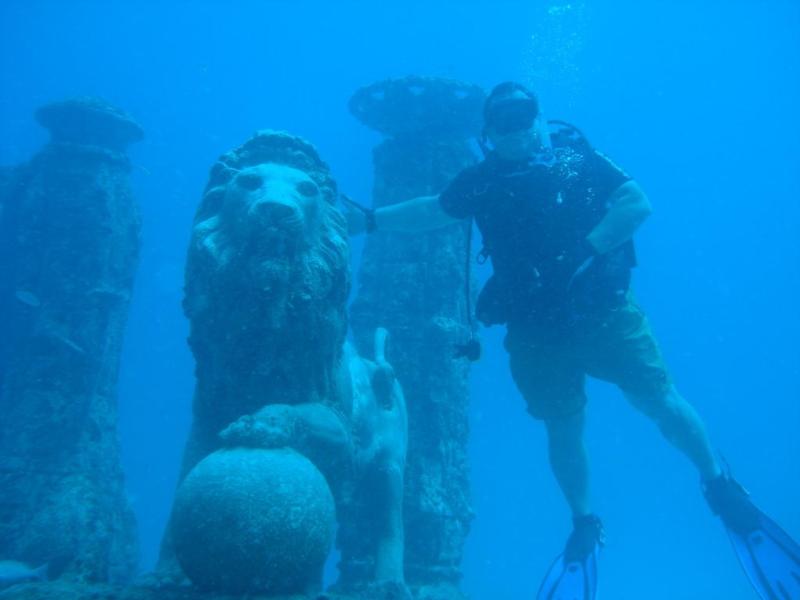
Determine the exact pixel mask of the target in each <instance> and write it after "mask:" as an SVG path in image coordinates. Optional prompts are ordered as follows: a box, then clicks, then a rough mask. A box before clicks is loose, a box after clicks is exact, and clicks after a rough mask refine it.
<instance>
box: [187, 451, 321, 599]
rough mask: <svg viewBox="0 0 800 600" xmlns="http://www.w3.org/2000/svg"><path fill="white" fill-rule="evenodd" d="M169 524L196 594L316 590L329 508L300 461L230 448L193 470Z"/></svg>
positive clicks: (313, 473)
mask: <svg viewBox="0 0 800 600" xmlns="http://www.w3.org/2000/svg"><path fill="white" fill-rule="evenodd" d="M173 518H174V520H173V536H174V543H175V553H176V555H177V558H178V561H179V562H180V565H181V567H182V568H183V570H184V572H185V573H186V575H187V576H188V577H189V579H190V580H191V581H192V583H194V584H195V585H196V586H197V587H199V588H201V589H205V590H214V591H219V592H228V593H237V594H243V593H247V592H260V593H267V594H291V593H302V592H303V591H305V590H307V589H309V587H313V586H315V585H319V584H320V583H321V575H322V568H323V565H324V563H325V559H326V558H327V556H328V552H329V551H330V548H331V544H332V543H333V535H334V523H335V507H334V502H333V496H332V494H331V491H330V488H329V487H328V484H327V482H326V481H325V478H324V477H323V475H322V474H321V473H320V472H319V470H317V468H316V467H315V466H314V465H313V464H312V463H311V461H309V460H308V459H307V458H305V457H304V456H302V455H301V454H299V453H297V452H295V451H293V450H289V449H279V450H262V449H251V448H234V449H229V450H219V451H217V452H214V453H213V454H210V455H209V456H207V457H206V458H205V459H203V460H202V461H201V462H200V463H198V464H197V466H195V467H194V469H192V471H191V472H190V473H189V475H187V477H186V479H184V481H183V483H182V484H181V485H180V487H179V488H178V491H177V494H176V498H175V508H174V517H173Z"/></svg>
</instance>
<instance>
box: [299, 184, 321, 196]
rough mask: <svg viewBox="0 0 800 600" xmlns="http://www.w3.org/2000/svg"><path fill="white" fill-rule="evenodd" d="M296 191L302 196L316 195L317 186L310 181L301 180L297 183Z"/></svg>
mask: <svg viewBox="0 0 800 600" xmlns="http://www.w3.org/2000/svg"><path fill="white" fill-rule="evenodd" d="M297 191H298V192H300V193H301V194H303V196H307V197H311V196H316V195H317V186H316V185H314V183H312V182H311V181H301V182H300V183H298V184H297Z"/></svg>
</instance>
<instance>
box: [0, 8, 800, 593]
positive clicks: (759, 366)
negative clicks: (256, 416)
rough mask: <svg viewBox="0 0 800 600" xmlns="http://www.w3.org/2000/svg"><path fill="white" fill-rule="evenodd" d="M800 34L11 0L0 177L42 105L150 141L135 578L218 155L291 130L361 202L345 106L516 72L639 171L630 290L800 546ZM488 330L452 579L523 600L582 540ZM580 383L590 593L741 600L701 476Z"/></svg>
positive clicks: (168, 478) (137, 410) (166, 442)
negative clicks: (370, 96) (94, 109)
mask: <svg viewBox="0 0 800 600" xmlns="http://www.w3.org/2000/svg"><path fill="white" fill-rule="evenodd" d="M798 31H800V5H798V4H797V3H796V2H790V1H787V2H779V1H777V0H772V1H765V2H755V1H751V2H741V1H736V0H734V1H727V2H721V1H709V2H689V1H688V0H677V1H674V2H666V1H663V2H653V1H651V2H618V1H598V2H591V3H586V4H585V5H584V3H582V2H571V3H567V2H489V1H486V2H459V3H456V2H429V3H424V4H423V3H410V2H386V3H378V2H374V3H356V2H338V3H335V2H289V1H286V2H266V1H265V2H214V3H209V2H127V3H124V2H108V1H106V2H100V1H96V2H88V1H80V0H74V1H71V2H67V1H61V2H42V1H25V2H23V1H21V0H16V1H15V0H6V1H5V2H3V3H2V6H0V132H1V133H2V135H0V163H1V164H6V165H7V164H15V163H20V162H23V161H25V160H27V159H28V158H29V157H30V156H31V155H32V154H33V153H34V152H36V151H37V150H38V149H39V148H40V147H41V146H42V144H43V143H44V142H45V141H46V134H45V132H44V131H43V130H42V129H40V128H39V127H38V126H37V125H36V124H35V122H34V121H33V118H32V113H33V111H34V109H35V108H37V107H38V106H40V105H42V104H44V103H46V102H50V101H54V100H60V99H63V98H66V97H70V96H75V95H84V94H91V95H99V96H103V97H105V98H107V99H108V100H110V101H112V102H114V103H116V104H118V105H119V106H121V107H123V108H124V109H126V110H127V111H129V112H130V113H131V114H133V115H134V116H135V117H136V118H137V119H138V120H139V121H140V122H141V123H142V125H143V126H144V128H145V130H146V133H147V138H146V140H145V141H144V142H142V143H140V144H138V145H136V146H135V147H133V148H132V150H131V155H132V159H133V163H134V169H133V172H132V180H133V185H134V189H135V192H136V196H137V198H138V200H139V202H140V203H141V206H142V212H143V219H144V230H143V242H144V246H143V251H142V260H141V266H140V270H139V275H138V279H137V283H136V292H135V296H134V301H133V305H132V308H131V315H130V324H129V328H128V332H127V334H126V343H125V351H124V356H123V363H122V374H121V381H120V415H121V423H120V435H121V439H122V444H123V453H124V456H123V458H124V466H125V472H126V475H127V484H128V489H129V493H130V496H131V499H132V501H133V505H134V508H135V510H136V513H137V517H138V520H139V527H140V534H141V542H142V568H143V569H148V568H150V567H152V565H153V563H154V561H155V558H156V556H157V546H158V541H159V538H160V535H161V532H162V528H163V526H164V522H165V519H166V517H167V511H168V507H169V503H170V499H171V496H172V493H173V490H174V486H175V483H176V476H177V468H178V461H179V457H180V453H181V450H182V447H183V443H184V440H185V436H186V432H187V428H188V424H189V420H190V408H189V407H190V401H191V395H192V388H193V374H192V369H193V361H192V358H191V355H190V354H189V352H188V350H187V347H186V343H185V337H186V334H187V324H186V321H185V320H184V318H183V316H182V313H181V310H180V300H181V286H182V270H183V262H184V258H185V251H186V247H187V243H188V235H189V229H190V224H191V219H192V215H193V212H194V209H195V206H196V205H197V203H198V201H199V199H200V195H201V191H202V189H203V186H204V184H205V181H206V176H207V171H208V168H209V167H210V165H211V164H212V162H213V161H214V160H215V158H216V157H217V156H218V155H219V154H220V153H222V152H224V151H227V150H228V149H230V148H232V147H234V146H236V145H238V144H240V143H241V142H242V141H244V140H245V139H246V138H247V137H249V136H250V135H251V134H252V132H253V131H255V130H256V129H259V128H277V129H286V130H288V131H291V132H293V133H296V134H300V135H303V136H306V137H307V138H308V139H309V140H311V141H312V142H313V143H314V144H315V145H316V146H317V147H318V149H319V150H320V152H321V154H322V156H323V158H324V159H325V160H327V161H328V162H329V163H330V165H331V167H332V170H333V173H334V175H335V177H336V178H337V180H338V182H339V184H340V187H341V189H342V190H344V191H346V192H347V193H349V194H351V195H352V196H354V197H356V198H360V199H362V200H365V201H366V200H368V199H369V197H370V189H371V171H372V165H371V154H370V152H371V149H372V147H373V146H374V145H375V144H376V143H377V142H378V141H379V139H380V138H379V136H378V135H377V134H375V133H373V132H371V131H369V130H367V129H366V128H365V127H363V126H362V125H360V124H359V123H358V122H357V121H356V120H355V119H354V118H352V117H351V116H350V115H349V114H348V112H347V109H346V104H347V100H348V98H349V96H350V94H351V93H352V92H353V91H354V90H355V89H356V88H357V87H359V86H361V85H364V84H368V83H371V82H373V81H375V80H378V79H383V78H385V77H389V76H402V75H407V74H422V75H434V76H445V77H453V78H458V79H464V80H467V81H472V82H476V83H478V84H481V85H483V86H485V87H487V88H488V87H490V86H492V85H493V84H495V83H497V82H499V81H502V80H505V79H517V80H521V81H523V82H526V83H528V84H530V85H532V86H534V87H535V88H536V90H537V91H538V92H539V93H540V96H541V100H542V104H543V106H544V109H545V111H546V112H547V114H548V116H550V117H557V118H563V119H567V120H570V121H573V122H574V123H576V124H578V125H579V126H580V127H581V128H583V129H584V131H585V132H586V133H587V135H588V136H589V137H590V139H591V140H592V142H593V143H594V144H595V145H596V146H597V147H598V148H600V149H601V150H603V151H604V152H605V153H607V154H609V155H610V156H611V157H612V158H613V159H614V160H615V161H616V162H618V163H619V164H620V165H621V166H623V167H624V168H625V169H626V170H627V171H628V172H629V173H631V174H632V175H633V176H634V177H635V178H636V179H637V180H638V181H639V182H640V183H641V185H642V186H643V187H644V189H645V190H646V191H647V192H648V194H649V196H650V198H651V200H652V203H653V204H654V206H655V213H654V215H653V216H652V217H651V219H650V220H649V221H648V222H647V224H646V225H645V226H644V227H643V228H642V230H641V231H640V233H639V234H638V235H637V244H638V250H639V258H640V264H641V266H640V268H639V269H638V271H637V272H636V275H635V287H636V289H637V291H638V296H639V299H640V301H641V303H642V304H643V305H644V307H645V309H646V310H647V312H648V314H649V315H650V317H651V320H652V323H653V327H654V329H655V332H656V334H657V336H658V338H659V340H660V342H661V345H662V348H663V350H664V353H665V355H666V357H667V360H668V363H669V365H670V367H671V370H672V373H673V375H674V377H675V379H676V381H677V384H678V386H679V389H680V390H681V391H682V392H683V394H684V395H685V396H686V397H688V398H689V399H690V400H691V401H692V402H693V403H694V404H695V405H696V406H697V407H698V409H699V410H700V412H701V413H702V414H703V415H704V417H705V418H706V419H707V422H708V426H709V429H710V431H711V433H712V435H713V438H714V440H715V443H716V444H717V445H718V446H719V448H720V449H721V450H722V451H724V453H725V455H726V457H727V458H728V460H729V461H730V463H731V465H732V466H733V468H734V469H735V472H736V474H737V475H738V477H739V478H740V479H741V480H742V481H743V482H744V483H745V484H746V485H747V486H748V488H749V489H750V490H751V492H752V493H753V495H754V497H755V498H756V499H757V500H758V502H759V503H760V504H761V505H762V506H763V507H764V508H765V509H767V510H768V511H769V512H770V513H771V514H772V515H774V516H775V517H776V518H777V520H779V521H780V522H782V523H783V524H784V525H785V526H786V528H787V529H788V530H789V531H790V532H792V533H793V534H794V535H795V536H800V509H799V508H798V507H800V441H798V435H797V433H798V426H800V384H798V379H800V377H799V376H800V350H798V340H800V317H798V310H797V307H798V306H799V305H800V284H799V283H798V266H799V265H800V260H799V259H800V242H798V240H799V239H800V237H799V234H800V207H799V202H798V198H800V175H799V174H798V173H799V172H800V171H799V169H798V167H799V166H800V161H798V141H799V140H800V119H799V118H798V108H797V107H798V106H800V94H799V93H798V82H799V81H800V77H798V64H799V63H798V56H800V41H798V40H799V39H800V38H799V37H798ZM355 247H356V250H358V248H359V247H360V242H359V241H356V243H355ZM356 255H357V252H356ZM480 275H481V276H482V277H485V275H486V273H485V272H482V273H480ZM501 337H502V332H501V331H500V330H497V329H495V330H490V331H487V332H484V342H485V347H486V356H485V358H484V359H483V360H482V362H480V363H479V364H478V365H477V366H476V368H475V370H474V372H473V385H472V389H473V400H472V408H471V425H472V438H471V443H470V456H471V460H472V467H473V471H472V484H473V495H474V507H475V510H476V519H475V521H474V524H473V529H472V533H471V535H470V538H469V541H468V544H467V548H466V556H465V560H464V573H465V579H464V589H465V590H467V591H468V592H469V593H470V594H471V595H472V597H473V598H475V599H477V600H483V599H490V598H491V599H518V598H531V597H532V596H533V594H534V592H535V589H536V586H537V585H538V580H539V579H540V577H541V575H542V574H543V573H544V571H545V569H546V567H547V565H548V564H549V562H550V560H551V559H552V557H553V555H554V554H555V553H556V552H557V551H558V549H559V548H560V546H561V545H562V543H563V540H564V537H565V536H566V534H567V533H568V529H569V520H568V519H569V515H568V513H567V511H566V509H565V506H564V504H563V502H562V500H561V497H560V495H559V493H558V491H557V488H556V487H555V483H554V481H553V479H552V477H551V476H550V474H549V471H548V467H547V460H546V456H545V454H544V436H543V432H542V428H541V426H540V425H539V424H537V423H535V422H534V421H532V420H531V419H529V418H528V417H527V416H526V414H525V412H524V405H523V402H522V400H521V398H520V396H519V394H518V393H517V392H516V391H515V389H514V387H513V384H512V382H511V380H510V376H509V374H508V370H507V366H506V357H505V355H504V354H503V351H502V349H501ZM589 389H590V393H591V403H590V407H589V430H588V444H589V447H590V451H591V455H592V462H593V481H594V491H595V496H596V508H597V510H598V512H600V514H601V515H602V516H603V517H604V519H605V522H606V526H607V529H608V533H609V539H610V543H609V546H608V548H607V551H606V552H605V553H604V555H603V557H602V563H601V578H602V582H601V585H602V589H603V591H604V594H603V597H605V598H614V599H618V600H628V599H630V600H634V599H636V600H639V599H641V598H648V599H649V600H662V599H664V600H666V599H670V600H674V599H676V598H680V599H687V600H692V599H700V598H720V599H722V598H724V599H727V600H738V599H742V600H744V599H748V598H753V597H754V595H753V593H752V592H751V591H750V590H749V588H748V585H747V583H746V581H745V579H744V577H743V575H742V574H741V572H740V570H739V567H738V565H737V563H736V562H735V559H734V556H733V554H732V552H731V551H730V549H729V547H728V545H727V541H726V539H725V537H724V534H723V532H722V530H721V528H720V526H719V524H718V523H716V522H715V521H714V520H712V519H711V517H710V516H709V513H708V509H707V508H706V506H705V505H704V503H703V501H702V497H701V495H700V492H699V488H698V482H697V476H696V474H695V473H694V472H693V470H692V469H691V468H690V466H689V465H688V464H687V463H686V462H685V461H684V460H683V459H682V458H681V457H680V456H678V454H677V453H676V452H674V451H673V450H672V449H671V448H669V447H668V446H667V445H666V444H665V443H664V442H663V441H662V440H661V439H660V437H659V435H658V434H657V432H656V430H655V429H654V427H653V426H652V425H650V424H649V423H647V422H646V421H645V420H644V419H643V418H641V417H640V416H639V415H638V414H636V413H635V412H634V411H633V410H632V409H631V408H630V407H629V406H627V405H626V403H625V401H624V400H623V398H622V397H621V395H620V394H619V393H618V392H617V391H616V390H615V389H614V388H612V387H610V386H608V385H605V384H599V383H591V384H590V386H589ZM0 558H2V557H0Z"/></svg>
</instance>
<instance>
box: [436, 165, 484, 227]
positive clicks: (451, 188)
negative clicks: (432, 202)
mask: <svg viewBox="0 0 800 600" xmlns="http://www.w3.org/2000/svg"><path fill="white" fill-rule="evenodd" d="M475 179H476V178H475V173H474V171H473V170H472V169H471V168H467V169H464V170H463V171H461V172H460V173H459V174H458V175H456V178H455V179H453V181H451V182H450V185H448V186H447V187H446V188H445V189H444V190H443V191H442V192H441V193H440V194H439V204H440V205H441V207H442V210H443V211H444V212H445V213H447V214H448V215H449V216H451V217H453V218H454V219H466V218H467V217H472V216H474V215H475V211H476V210H477V196H476V194H475V184H476V181H475Z"/></svg>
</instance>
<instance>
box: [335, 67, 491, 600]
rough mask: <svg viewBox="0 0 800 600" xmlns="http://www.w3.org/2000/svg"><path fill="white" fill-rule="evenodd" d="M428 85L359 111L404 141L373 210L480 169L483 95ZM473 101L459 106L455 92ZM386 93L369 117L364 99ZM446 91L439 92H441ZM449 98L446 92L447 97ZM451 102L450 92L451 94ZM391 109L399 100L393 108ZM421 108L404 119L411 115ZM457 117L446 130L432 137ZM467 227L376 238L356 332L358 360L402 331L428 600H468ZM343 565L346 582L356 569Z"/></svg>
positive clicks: (417, 587)
mask: <svg viewBox="0 0 800 600" xmlns="http://www.w3.org/2000/svg"><path fill="white" fill-rule="evenodd" d="M417 81H418V80H417V79H415V78H409V79H406V80H400V81H397V80H394V81H389V82H381V83H379V84H375V85H374V86H370V87H369V88H365V89H364V90H360V91H359V92H357V93H356V95H355V96H354V98H353V101H352V103H351V107H352V108H353V112H354V114H355V115H356V116H357V117H359V118H361V119H362V120H363V121H364V122H365V123H366V124H367V125H369V126H371V127H375V128H376V129H378V130H379V131H382V132H384V133H387V134H390V135H393V136H395V137H393V138H389V139H387V140H385V141H384V142H383V143H381V144H380V145H379V146H378V147H377V148H376V149H375V151H374V163H375V188H374V194H373V199H374V205H375V206H376V207H379V206H386V205H389V204H393V203H396V202H401V201H404V200H408V199H411V198H414V197H417V196H422V195H430V194H436V193H438V192H440V191H441V190H442V189H443V188H444V187H445V186H446V185H447V184H448V183H449V181H450V180H451V179H452V178H453V177H454V176H455V175H456V174H457V173H458V172H459V171H460V170H461V169H462V168H464V167H465V166H467V165H469V164H471V163H472V162H474V161H475V160H476V158H475V156H474V154H473V152H472V151H471V149H470V146H469V143H468V139H467V138H468V137H469V136H470V135H473V134H475V133H476V132H477V131H478V129H477V127H478V126H477V125H476V124H479V123H480V107H481V105H482V98H483V95H482V93H480V92H479V91H478V90H477V88H475V87H474V86H470V85H467V84H453V83H452V82H447V81H444V82H439V81H438V80H433V81H430V80H427V83H426V86H427V87H425V88H424V89H426V90H428V89H429V90H434V91H435V92H431V93H417V91H416V90H415V86H416V85H417ZM454 89H455V90H458V89H462V90H470V92H469V94H468V95H467V96H466V97H465V98H464V99H461V100H459V99H458V98H457V96H455V95H454V94H453V93H452V90H454ZM374 90H384V95H383V97H381V96H380V94H379V95H378V97H377V99H376V100H375V101H374V102H372V103H371V104H370V103H369V102H368V103H367V105H366V108H364V98H365V97H367V96H374ZM436 90H439V91H436ZM442 90H444V91H442ZM448 90H449V91H448ZM387 99H388V100H387ZM404 102H410V104H409V105H408V107H407V109H406V110H405V111H404V110H403V103H404ZM450 111H454V112H453V114H454V115H456V116H457V118H456V120H455V122H454V123H453V124H449V125H447V127H446V128H445V129H444V130H441V129H437V128H436V127H432V126H431V125H430V124H431V123H432V122H434V121H436V120H439V119H444V120H445V122H447V119H448V117H447V115H448V114H450ZM466 234H467V229H466V225H460V224H459V225H453V226H450V227H447V228H444V229H441V230H438V231H434V232H431V233H428V234H424V235H416V234H415V235H410V234H402V233H391V232H381V231H377V232H375V233H374V234H372V235H370V236H369V238H368V239H367V243H366V247H365V250H364V255H363V262H362V266H361V271H360V274H359V281H360V287H359V290H358V296H357V298H356V300H355V302H354V303H353V306H352V308H351V313H350V314H351V322H352V327H353V330H354V332H355V335H356V341H357V346H358V349H359V351H361V352H363V351H364V349H365V348H367V347H368V344H369V337H370V332H371V331H372V330H373V329H374V328H375V327H376V326H377V325H384V326H387V327H389V328H391V330H392V333H393V344H392V348H393V353H392V362H393V364H394V366H395V369H396V372H397V376H398V378H399V380H400V381H402V382H403V389H404V392H405V395H406V398H407V402H408V407H409V449H408V467H407V470H406V486H405V505H404V514H405V527H406V538H405V541H406V552H405V560H406V581H407V582H408V584H409V586H410V587H411V588H412V591H413V592H414V594H415V597H418V598H458V597H461V592H460V591H459V590H458V585H459V580H460V578H461V570H460V563H461V557H462V550H463V544H464V540H465V538H466V535H467V532H468V530H469V523H470V520H471V518H472V510H471V507H470V503H469V480H468V477H469V470H468V464H467V436H468V419H467V408H468V380H467V378H468V365H467V364H466V361H464V360H454V358H453V356H454V349H455V346H456V344H458V343H463V342H465V341H466V340H467V339H468V337H469V334H470V332H469V325H468V320H467V313H466V299H465V292H464V289H465V279H464V278H465V274H464V260H465V252H466V239H465V238H466ZM357 566H358V565H357V562H356V561H354V562H353V564H345V565H343V571H344V572H346V571H347V569H350V568H353V569H356V568H357Z"/></svg>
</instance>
